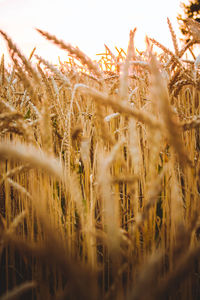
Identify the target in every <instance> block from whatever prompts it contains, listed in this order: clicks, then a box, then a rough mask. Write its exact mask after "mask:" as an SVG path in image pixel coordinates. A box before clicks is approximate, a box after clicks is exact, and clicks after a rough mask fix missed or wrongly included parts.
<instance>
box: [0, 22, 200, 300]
mask: <svg viewBox="0 0 200 300" xmlns="http://www.w3.org/2000/svg"><path fill="white" fill-rule="evenodd" d="M168 25H169V30H170V32H171V36H172V41H173V45H174V50H173V51H172V50H169V49H168V48H166V47H165V46H164V45H161V44H160V43H159V42H158V41H156V40H154V39H152V38H146V45H147V46H146V51H145V52H139V51H138V50H137V49H136V47H135V45H134V36H135V33H136V29H134V30H131V31H130V40H129V45H128V49H127V51H124V50H123V49H121V48H117V47H116V49H115V50H116V52H115V53H112V52H111V50H110V49H109V47H108V46H107V45H105V53H102V54H101V55H100V56H99V60H98V61H93V60H91V59H90V58H89V57H87V56H86V55H85V54H84V53H83V52H82V51H81V50H80V49H79V48H77V47H76V48H75V47H73V46H72V45H70V44H68V43H65V42H64V41H62V40H60V39H58V38H57V37H55V36H53V35H51V34H50V33H47V32H44V31H42V30H40V29H37V30H38V32H39V33H40V34H41V35H42V36H43V37H44V38H46V39H47V40H49V41H50V42H52V43H54V44H55V45H57V46H58V47H59V48H61V49H63V50H65V51H66V54H67V55H66V56H67V61H65V62H61V61H60V62H59V64H58V65H52V64H51V63H49V62H48V61H46V60H45V59H44V58H42V57H39V56H38V55H36V52H37V51H36V50H35V49H33V52H32V53H31V55H30V57H29V58H26V57H25V56H24V55H23V54H22V53H21V51H20V50H19V49H18V47H17V46H16V45H15V43H14V42H13V41H12V39H11V38H10V37H9V36H8V35H7V34H6V33H5V32H3V31H0V34H1V36H2V37H3V38H4V39H5V41H6V42H7V45H8V51H9V54H10V57H11V59H12V65H11V66H9V67H7V66H6V64H5V62H4V56H2V58H1V63H0V253H1V256H0V257H1V260H0V262H1V267H0V299H1V300H5V299H6V300H8V299H9V300H10V299H41V300H42V299H52V300H53V299H59V300H61V299H63V300H64V299H69V300H71V299H73V300H78V299H81V300H84V299H85V300H86V299H87V300H93V299H94V300H96V299H97V300H98V299H99V300H100V299H103V300H109V299H116V300H121V299H125V300H136V299H138V300H146V299H148V300H152V299H170V300H173V299H180V300H188V299H200V265H199V264H200V260H199V256H200V244H199V239H200V210H199V209H200V203H199V201H200V197H199V193H200V177H199V176H200V157H199V150H200V131H199V126H200V71H199V68H198V67H199V63H200V59H199V57H195V55H194V53H193V50H192V49H193V48H192V46H193V45H194V44H198V42H199V40H200V29H199V26H198V24H197V23H196V22H193V21H191V20H188V22H187V26H188V28H189V30H190V32H191V34H192V36H193V38H192V39H191V40H190V41H189V42H188V44H186V45H185V46H183V47H182V48H181V47H180V46H179V43H178V41H177V37H176V34H175V32H174V30H173V27H172V24H171V22H170V20H168ZM158 48H159V49H160V50H159V52H158V53H159V54H156V51H157V50H158ZM187 53H190V55H192V59H191V60H189V59H186V58H187V57H186V54H187ZM185 57H186V58H185Z"/></svg>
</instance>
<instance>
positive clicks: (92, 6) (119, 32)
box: [0, 0, 186, 62]
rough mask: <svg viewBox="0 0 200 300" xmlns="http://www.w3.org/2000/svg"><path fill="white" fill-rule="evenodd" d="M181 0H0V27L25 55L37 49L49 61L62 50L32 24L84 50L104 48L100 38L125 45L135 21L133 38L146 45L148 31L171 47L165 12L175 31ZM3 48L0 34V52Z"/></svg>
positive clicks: (110, 44) (141, 47) (91, 52)
mask: <svg viewBox="0 0 200 300" xmlns="http://www.w3.org/2000/svg"><path fill="white" fill-rule="evenodd" d="M180 2H186V1H184V0H182V1H180V0H168V1H162V0H150V1H149V0H139V1H138V0H120V1H118V0H101V1H100V0H99V1H97V0H70V1H69V0H56V1H55V0H0V29H2V30H4V31H5V32H6V33H7V34H8V35H9V36H10V37H11V38H12V39H13V41H14V42H15V43H16V44H17V45H18V47H19V48H20V49H21V50H22V52H23V53H25V54H26V55H27V56H28V55H29V53H30V52H31V50H32V49H33V48H34V47H35V46H36V48H37V50H36V53H37V54H38V55H41V56H43V57H44V58H46V59H49V60H50V61H54V62H57V57H58V56H60V57H61V59H64V58H65V57H66V53H64V52H63V51H61V50H59V49H58V47H55V46H53V45H52V44H51V43H50V42H47V41H45V40H44V38H42V37H40V35H39V34H38V33H37V32H35V30H34V28H36V27H37V28H40V29H42V30H46V31H48V32H50V33H52V34H55V35H56V36H57V37H58V38H60V39H62V40H64V41H65V42H67V43H71V44H72V45H73V46H78V47H79V48H80V49H81V50H83V51H84V52H85V53H86V54H87V55H89V56H91V57H92V58H95V54H97V53H101V52H102V51H104V43H105V44H107V46H108V47H109V48H110V49H111V50H112V51H113V52H115V49H114V46H117V47H122V48H124V49H127V44H128V39H129V31H130V29H133V28H134V27H137V32H136V37H135V44H136V47H137V48H138V49H139V50H144V48H145V44H144V39H145V35H146V34H147V35H148V36H150V37H153V38H155V39H157V40H158V41H159V42H161V43H163V44H164V45H166V46H167V47H169V48H171V49H172V43H171V38H170V33H169V29H168V25H167V17H169V19H170V20H171V22H172V24H173V27H174V29H175V31H176V34H177V36H178V37H180V36H181V34H180V30H179V29H178V24H177V21H176V17H177V14H178V12H181V8H180ZM2 52H4V53H5V52H7V49H6V47H5V43H4V42H3V40H2V39H0V56H1V54H2Z"/></svg>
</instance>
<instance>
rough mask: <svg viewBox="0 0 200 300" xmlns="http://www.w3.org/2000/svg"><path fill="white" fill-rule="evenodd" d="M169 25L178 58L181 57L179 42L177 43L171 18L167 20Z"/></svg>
mask: <svg viewBox="0 0 200 300" xmlns="http://www.w3.org/2000/svg"><path fill="white" fill-rule="evenodd" d="M167 23H168V26H169V30H170V33H171V36H172V41H173V45H174V50H175V54H176V56H178V55H179V50H178V42H177V38H176V34H175V32H174V30H173V27H172V23H171V22H170V20H169V18H167Z"/></svg>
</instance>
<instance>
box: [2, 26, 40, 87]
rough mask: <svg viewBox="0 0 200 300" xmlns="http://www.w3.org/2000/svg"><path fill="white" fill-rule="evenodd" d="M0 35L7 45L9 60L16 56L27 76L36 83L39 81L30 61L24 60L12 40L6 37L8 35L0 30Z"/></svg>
mask: <svg viewBox="0 0 200 300" xmlns="http://www.w3.org/2000/svg"><path fill="white" fill-rule="evenodd" d="M0 34H1V35H2V36H3V38H4V39H5V40H6V42H7V44H8V48H9V51H10V55H11V58H12V59H13V58H14V55H15V54H16V55H17V57H18V58H19V59H20V60H21V61H22V63H23V65H24V67H25V69H26V70H27V72H28V73H29V75H30V76H33V78H34V80H35V82H36V83H38V82H39V81H40V80H39V77H38V75H37V73H36V71H35V70H34V69H33V67H32V66H31V63H30V61H28V60H27V59H26V58H25V56H24V55H23V54H22V53H21V52H20V50H19V49H18V48H17V46H16V45H15V44H14V43H13V42H12V40H11V39H10V38H9V37H8V35H7V34H6V33H5V32H3V31H2V30H0ZM15 60H16V59H15Z"/></svg>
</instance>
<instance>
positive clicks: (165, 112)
mask: <svg viewBox="0 0 200 300" xmlns="http://www.w3.org/2000/svg"><path fill="white" fill-rule="evenodd" d="M150 65H151V70H152V96H153V99H154V101H155V103H156V105H157V106H158V110H159V112H160V113H161V116H162V119H163V122H164V124H165V126H166V130H167V135H168V138H169V141H170V143H171V144H172V146H173V147H174V150H175V152H176V153H177V154H178V157H179V162H185V163H189V164H191V160H190V159H189V157H188V155H187V154H186V151H185V148H184V145H183V142H182V139H181V133H180V131H179V129H180V126H179V124H178V123H177V122H176V121H175V120H174V117H173V113H172V108H171V106H170V103H169V96H168V91H167V86H166V83H165V82H164V80H163V78H162V76H161V74H160V71H159V68H158V63H157V61H156V58H155V57H154V56H153V55H152V54H151V63H150Z"/></svg>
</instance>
